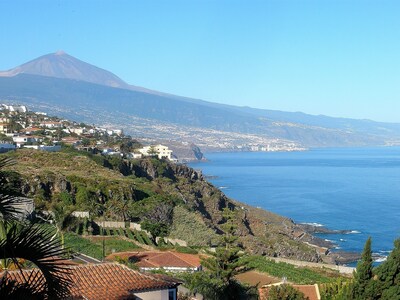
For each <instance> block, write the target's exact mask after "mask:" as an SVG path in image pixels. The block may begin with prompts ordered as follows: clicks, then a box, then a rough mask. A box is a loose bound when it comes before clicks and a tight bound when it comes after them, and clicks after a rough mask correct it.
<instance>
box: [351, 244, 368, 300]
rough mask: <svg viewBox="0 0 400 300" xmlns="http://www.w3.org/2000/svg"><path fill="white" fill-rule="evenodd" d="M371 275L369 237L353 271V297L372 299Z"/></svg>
mask: <svg viewBox="0 0 400 300" xmlns="http://www.w3.org/2000/svg"><path fill="white" fill-rule="evenodd" d="M372 277H373V274H372V251H371V238H370V237H369V238H368V239H367V241H366V243H365V246H364V250H363V252H362V254H361V260H360V261H359V262H358V263H357V268H356V271H355V273H354V281H353V284H352V298H353V299H373V292H372V291H371V290H370V288H369V286H370V285H371V284H372Z"/></svg>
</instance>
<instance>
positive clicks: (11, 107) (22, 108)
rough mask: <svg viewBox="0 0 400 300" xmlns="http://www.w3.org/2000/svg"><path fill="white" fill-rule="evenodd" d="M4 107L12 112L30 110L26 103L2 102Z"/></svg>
mask: <svg viewBox="0 0 400 300" xmlns="http://www.w3.org/2000/svg"><path fill="white" fill-rule="evenodd" d="M1 108H2V109H6V110H8V111H12V112H19V113H26V112H27V111H28V108H27V107H26V106H25V105H7V104H1Z"/></svg>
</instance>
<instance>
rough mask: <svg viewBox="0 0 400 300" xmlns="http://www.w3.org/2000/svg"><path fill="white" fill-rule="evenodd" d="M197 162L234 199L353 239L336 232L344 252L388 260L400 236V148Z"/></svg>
mask: <svg viewBox="0 0 400 300" xmlns="http://www.w3.org/2000/svg"><path fill="white" fill-rule="evenodd" d="M206 157H207V159H208V160H209V161H207V162H201V163H193V164H191V166H192V167H193V168H195V169H201V170H202V171H203V174H204V175H206V176H215V177H211V178H210V180H209V181H211V182H212V183H213V184H214V185H215V186H217V187H219V188H221V189H222V191H223V192H224V193H225V194H226V195H227V196H228V197H230V198H232V199H236V200H238V201H241V202H244V203H247V204H249V205H252V206H258V207H261V208H264V209H267V210H270V211H273V212H275V213H278V214H280V215H283V216H287V217H289V218H291V219H293V220H294V221H295V222H296V223H317V224H321V225H324V226H326V227H328V228H330V229H343V230H352V233H351V234H334V235H333V234H328V235H320V237H322V238H325V239H329V240H332V241H333V242H334V243H335V244H336V245H337V248H336V249H341V250H344V251H357V252H361V251H362V249H363V246H364V243H365V241H366V239H367V238H368V237H369V236H371V237H372V249H373V251H374V252H375V253H377V254H380V255H387V253H388V252H389V251H390V250H391V249H392V248H393V241H394V240H395V239H396V238H399V237H400V148H398V147H381V148H341V149H315V150H310V151H305V152H240V153H209V154H207V155H206Z"/></svg>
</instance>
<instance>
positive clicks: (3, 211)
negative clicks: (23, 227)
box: [0, 193, 32, 222]
mask: <svg viewBox="0 0 400 300" xmlns="http://www.w3.org/2000/svg"><path fill="white" fill-rule="evenodd" d="M31 201H32V200H30V199H28V198H23V197H14V196H9V195H3V194H1V193H0V221H6V222H7V221H15V220H18V219H19V216H21V215H23V214H24V213H25V209H24V206H25V205H26V204H29V203H30V202H31Z"/></svg>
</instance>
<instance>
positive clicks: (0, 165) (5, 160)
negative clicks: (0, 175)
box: [0, 157, 15, 170]
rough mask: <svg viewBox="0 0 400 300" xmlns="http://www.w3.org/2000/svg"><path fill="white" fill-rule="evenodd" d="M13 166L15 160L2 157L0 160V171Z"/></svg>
mask: <svg viewBox="0 0 400 300" xmlns="http://www.w3.org/2000/svg"><path fill="white" fill-rule="evenodd" d="M13 164H15V160H14V159H12V158H11V157H2V158H0V170H1V169H3V168H4V167H8V166H11V165H13Z"/></svg>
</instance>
